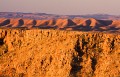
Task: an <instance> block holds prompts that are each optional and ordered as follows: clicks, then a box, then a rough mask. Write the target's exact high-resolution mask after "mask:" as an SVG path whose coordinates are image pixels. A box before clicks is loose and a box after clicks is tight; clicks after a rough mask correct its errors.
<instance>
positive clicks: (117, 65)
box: [0, 29, 120, 77]
mask: <svg viewBox="0 0 120 77" xmlns="http://www.w3.org/2000/svg"><path fill="white" fill-rule="evenodd" d="M0 77H120V35H119V34H115V33H103V32H78V31H60V30H42V29H31V30H24V29H0Z"/></svg>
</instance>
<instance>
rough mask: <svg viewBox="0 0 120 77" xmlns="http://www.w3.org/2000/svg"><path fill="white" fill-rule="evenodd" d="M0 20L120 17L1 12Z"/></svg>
mask: <svg viewBox="0 0 120 77" xmlns="http://www.w3.org/2000/svg"><path fill="white" fill-rule="evenodd" d="M0 18H27V19H40V20H43V19H46V20H47V19H58V18H61V19H66V18H68V19H74V18H85V19H88V18H95V19H120V15H118V16H117V15H109V14H87V15H56V14H46V13H22V12H0Z"/></svg>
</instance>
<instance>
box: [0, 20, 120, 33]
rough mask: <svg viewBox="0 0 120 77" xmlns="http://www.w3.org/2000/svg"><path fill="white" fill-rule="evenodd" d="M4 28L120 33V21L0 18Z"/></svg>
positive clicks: (0, 25) (0, 23)
mask: <svg viewBox="0 0 120 77" xmlns="http://www.w3.org/2000/svg"><path fill="white" fill-rule="evenodd" d="M0 27H2V28H6V27H7V28H24V27H25V28H29V29H31V28H40V29H59V30H78V31H117V32H120V20H98V19H94V18H89V19H79V18H78V19H77V18H76V19H49V20H35V19H24V18H0Z"/></svg>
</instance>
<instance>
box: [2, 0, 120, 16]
mask: <svg viewBox="0 0 120 77" xmlns="http://www.w3.org/2000/svg"><path fill="white" fill-rule="evenodd" d="M0 12H32V13H36V12H37V13H50V14H63V15H66V14H67V15H71V14H72V15H81V14H98V13H99V14H113V15H120V0H1V1H0Z"/></svg>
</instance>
